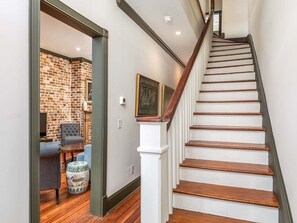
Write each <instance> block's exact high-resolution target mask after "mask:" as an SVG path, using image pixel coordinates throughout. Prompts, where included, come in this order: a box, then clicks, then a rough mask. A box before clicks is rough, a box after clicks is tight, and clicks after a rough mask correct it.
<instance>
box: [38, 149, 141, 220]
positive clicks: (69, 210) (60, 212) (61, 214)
mask: <svg viewBox="0 0 297 223" xmlns="http://www.w3.org/2000/svg"><path fill="white" fill-rule="evenodd" d="M68 158H70V154H69V156H67V159H68ZM62 166H63V168H62V176H61V188H60V204H59V205H56V204H55V191H54V190H48V191H41V192H40V222H43V223H52V222H63V223H84V222H88V223H89V222H91V223H92V222H98V223H101V222H102V223H103V222H104V223H113V222H115V223H124V222H125V223H134V222H135V223H140V189H138V190H137V191H135V192H134V193H133V194H131V195H130V196H129V197H128V198H127V199H126V200H125V201H124V202H123V203H122V204H120V205H119V206H117V207H116V208H115V209H113V210H112V211H111V212H110V213H108V214H107V215H106V216H105V217H104V218H99V217H96V216H93V215H90V188H89V189H88V191H87V192H86V193H84V194H81V195H71V194H69V193H68V192H67V185H66V176H65V175H66V174H65V170H64V164H63V162H62Z"/></svg>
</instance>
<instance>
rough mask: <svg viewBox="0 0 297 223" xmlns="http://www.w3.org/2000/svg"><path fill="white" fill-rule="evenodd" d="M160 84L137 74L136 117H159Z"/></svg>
mask: <svg viewBox="0 0 297 223" xmlns="http://www.w3.org/2000/svg"><path fill="white" fill-rule="evenodd" d="M159 86H160V83H159V82H157V81H155V80H152V79H150V78H147V77H145V76H142V75H140V74H137V76H136V97H135V117H150V116H158V111H159Z"/></svg>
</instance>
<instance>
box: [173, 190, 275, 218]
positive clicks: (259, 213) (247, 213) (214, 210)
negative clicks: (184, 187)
mask: <svg viewBox="0 0 297 223" xmlns="http://www.w3.org/2000/svg"><path fill="white" fill-rule="evenodd" d="M173 206H174V207H175V208H179V209H184V210H190V211H196V212H202V213H208V214H213V215H219V216H225V217H229V218H235V219H241V220H246V221H252V222H261V223H278V209H277V208H272V207H266V206H260V205H253V204H245V203H239V202H232V201H224V200H218V199H211V198H204V197H198V196H191V195H184V194H178V193H174V194H173Z"/></svg>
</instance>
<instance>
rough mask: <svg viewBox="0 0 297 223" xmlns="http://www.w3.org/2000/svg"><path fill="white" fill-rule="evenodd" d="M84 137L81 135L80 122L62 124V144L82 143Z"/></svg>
mask: <svg viewBox="0 0 297 223" xmlns="http://www.w3.org/2000/svg"><path fill="white" fill-rule="evenodd" d="M83 141H84V138H83V137H81V135H80V128H79V125H78V124H73V123H72V124H61V143H62V146H66V145H71V144H76V143H82V142H83Z"/></svg>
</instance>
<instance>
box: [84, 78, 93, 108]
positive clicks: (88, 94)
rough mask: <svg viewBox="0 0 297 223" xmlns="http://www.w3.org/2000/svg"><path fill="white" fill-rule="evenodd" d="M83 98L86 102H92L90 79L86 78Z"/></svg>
mask: <svg viewBox="0 0 297 223" xmlns="http://www.w3.org/2000/svg"><path fill="white" fill-rule="evenodd" d="M85 90H86V92H85V100H86V102H88V103H92V80H89V79H87V80H86V85H85Z"/></svg>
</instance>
